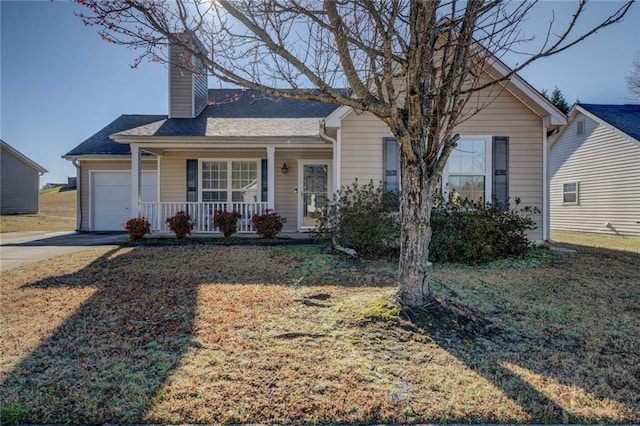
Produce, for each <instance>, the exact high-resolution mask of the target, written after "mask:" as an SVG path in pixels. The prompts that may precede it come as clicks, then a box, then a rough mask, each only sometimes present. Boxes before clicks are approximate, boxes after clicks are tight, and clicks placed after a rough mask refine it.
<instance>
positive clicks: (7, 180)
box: [0, 149, 40, 214]
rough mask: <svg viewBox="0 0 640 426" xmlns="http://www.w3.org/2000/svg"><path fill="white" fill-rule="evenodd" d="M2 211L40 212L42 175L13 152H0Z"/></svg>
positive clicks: (0, 211)
mask: <svg viewBox="0 0 640 426" xmlns="http://www.w3.org/2000/svg"><path fill="white" fill-rule="evenodd" d="M0 173H1V178H0V213H1V214H14V213H38V210H39V189H40V188H39V187H40V175H39V174H38V171H37V170H36V169H34V168H33V167H31V166H29V165H28V164H26V163H25V162H24V161H22V160H20V159H19V158H17V157H16V156H14V155H13V154H12V153H10V152H8V151H6V150H4V149H3V150H2V152H1V153H0Z"/></svg>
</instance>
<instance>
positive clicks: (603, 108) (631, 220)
mask: <svg viewBox="0 0 640 426" xmlns="http://www.w3.org/2000/svg"><path fill="white" fill-rule="evenodd" d="M550 142H551V149H550V168H549V171H550V176H551V182H550V212H551V230H552V231H553V230H558V231H573V232H588V233H598V234H609V235H627V236H637V237H640V105H594V104H576V105H575V106H574V107H573V108H572V109H571V111H569V124H568V125H567V126H566V127H564V128H563V129H562V131H561V132H560V133H559V134H558V135H557V136H556V137H554V138H553V139H552V140H550Z"/></svg>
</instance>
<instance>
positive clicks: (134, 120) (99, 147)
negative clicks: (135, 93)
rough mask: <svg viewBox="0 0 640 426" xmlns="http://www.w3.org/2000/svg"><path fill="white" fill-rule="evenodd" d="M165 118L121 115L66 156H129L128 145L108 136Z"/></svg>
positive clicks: (161, 116) (164, 117)
mask: <svg viewBox="0 0 640 426" xmlns="http://www.w3.org/2000/svg"><path fill="white" fill-rule="evenodd" d="M166 118H167V116H166V115H121V116H120V117H118V118H116V119H115V120H113V121H112V122H111V123H109V124H107V126H106V127H104V128H103V129H102V130H100V131H98V132H97V133H96V134H94V135H93V136H91V137H90V138H89V139H87V140H85V141H84V142H82V143H81V144H80V145H78V146H76V147H75V148H73V149H72V150H71V151H69V152H68V153H67V156H70V157H74V156H78V155H130V154H131V150H130V149H129V145H128V144H121V143H116V142H114V141H113V140H112V139H111V138H110V137H109V136H110V135H112V134H114V133H118V132H121V131H123V130H128V129H132V128H135V127H139V126H144V125H146V124H149V123H154V122H157V121H159V120H164V119H166Z"/></svg>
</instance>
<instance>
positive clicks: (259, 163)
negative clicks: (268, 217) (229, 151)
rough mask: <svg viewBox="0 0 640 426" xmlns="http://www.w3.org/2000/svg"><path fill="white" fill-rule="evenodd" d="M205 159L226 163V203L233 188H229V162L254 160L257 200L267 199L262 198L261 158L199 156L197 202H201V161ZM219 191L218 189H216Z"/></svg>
mask: <svg viewBox="0 0 640 426" xmlns="http://www.w3.org/2000/svg"><path fill="white" fill-rule="evenodd" d="M207 161H216V162H226V163H227V189H226V190H225V191H226V192H227V201H226V203H227V204H228V203H231V202H232V201H231V193H232V192H233V189H232V188H231V186H232V182H231V175H230V173H231V163H233V162H234V161H245V162H250V161H252V162H255V163H256V165H257V169H256V170H257V173H258V176H257V180H258V182H257V185H258V189H257V199H258V201H257V202H263V201H267V200H263V199H262V190H261V189H262V159H261V158H199V159H198V202H199V203H202V202H203V201H202V191H203V190H204V188H203V186H202V172H203V171H204V167H202V163H204V162H207ZM218 191H220V190H218Z"/></svg>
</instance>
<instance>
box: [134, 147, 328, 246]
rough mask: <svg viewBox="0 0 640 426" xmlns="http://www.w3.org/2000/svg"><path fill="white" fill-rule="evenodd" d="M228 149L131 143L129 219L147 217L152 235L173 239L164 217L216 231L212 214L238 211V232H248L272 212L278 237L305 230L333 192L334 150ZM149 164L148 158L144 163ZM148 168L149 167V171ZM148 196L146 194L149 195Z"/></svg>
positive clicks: (200, 230)
mask: <svg viewBox="0 0 640 426" xmlns="http://www.w3.org/2000/svg"><path fill="white" fill-rule="evenodd" d="M234 148H235V149H231V148H230V147H229V146H220V147H215V148H213V147H211V145H209V146H208V147H207V148H195V147H194V148H191V149H177V148H175V147H162V149H160V147H153V146H143V145H134V144H132V145H131V153H132V161H131V205H132V211H133V212H135V215H134V216H144V217H146V218H147V219H148V220H149V223H150V224H151V229H152V232H153V233H157V234H170V229H169V227H168V224H167V218H169V217H171V216H174V215H175V214H176V213H177V212H179V211H184V212H186V213H188V214H189V215H190V216H191V219H192V220H193V222H194V229H193V231H192V232H193V233H194V234H216V233H219V232H220V231H219V230H218V229H217V228H215V227H214V226H213V217H214V215H215V213H216V212H217V211H226V212H237V213H239V214H240V218H239V219H238V224H237V231H236V232H237V233H239V234H252V233H255V232H256V230H255V228H254V227H253V226H252V225H251V218H252V217H253V216H254V215H259V214H264V213H265V212H266V211H267V210H272V211H276V212H277V213H278V214H280V216H281V217H282V218H283V219H284V222H285V223H284V229H283V232H288V233H291V232H307V231H309V230H311V229H313V228H314V227H315V226H316V219H315V216H316V214H317V212H319V210H320V209H321V208H322V207H323V206H324V205H325V204H326V202H327V200H328V199H329V198H330V197H331V194H332V193H333V192H334V191H335V186H334V182H336V179H335V177H334V171H335V170H336V168H335V167H334V160H333V158H335V157H334V155H333V146H332V145H331V144H327V143H317V142H315V143H309V142H307V143H304V144H302V146H297V145H295V146H285V147H282V146H280V147H278V146H272V145H271V146H263V147H246V145H245V146H244V147H242V148H238V144H234ZM151 156H155V162H156V174H155V178H156V179H157V181H156V184H155V188H152V189H151V191H150V190H149V189H148V187H149V185H148V184H145V179H144V178H143V177H144V176H143V175H144V173H146V172H147V169H145V170H144V171H143V170H142V167H141V164H142V159H143V158H145V159H149V158H153V157H151ZM147 163H148V161H147ZM147 167H148V166H147ZM150 192H151V193H150Z"/></svg>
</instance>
